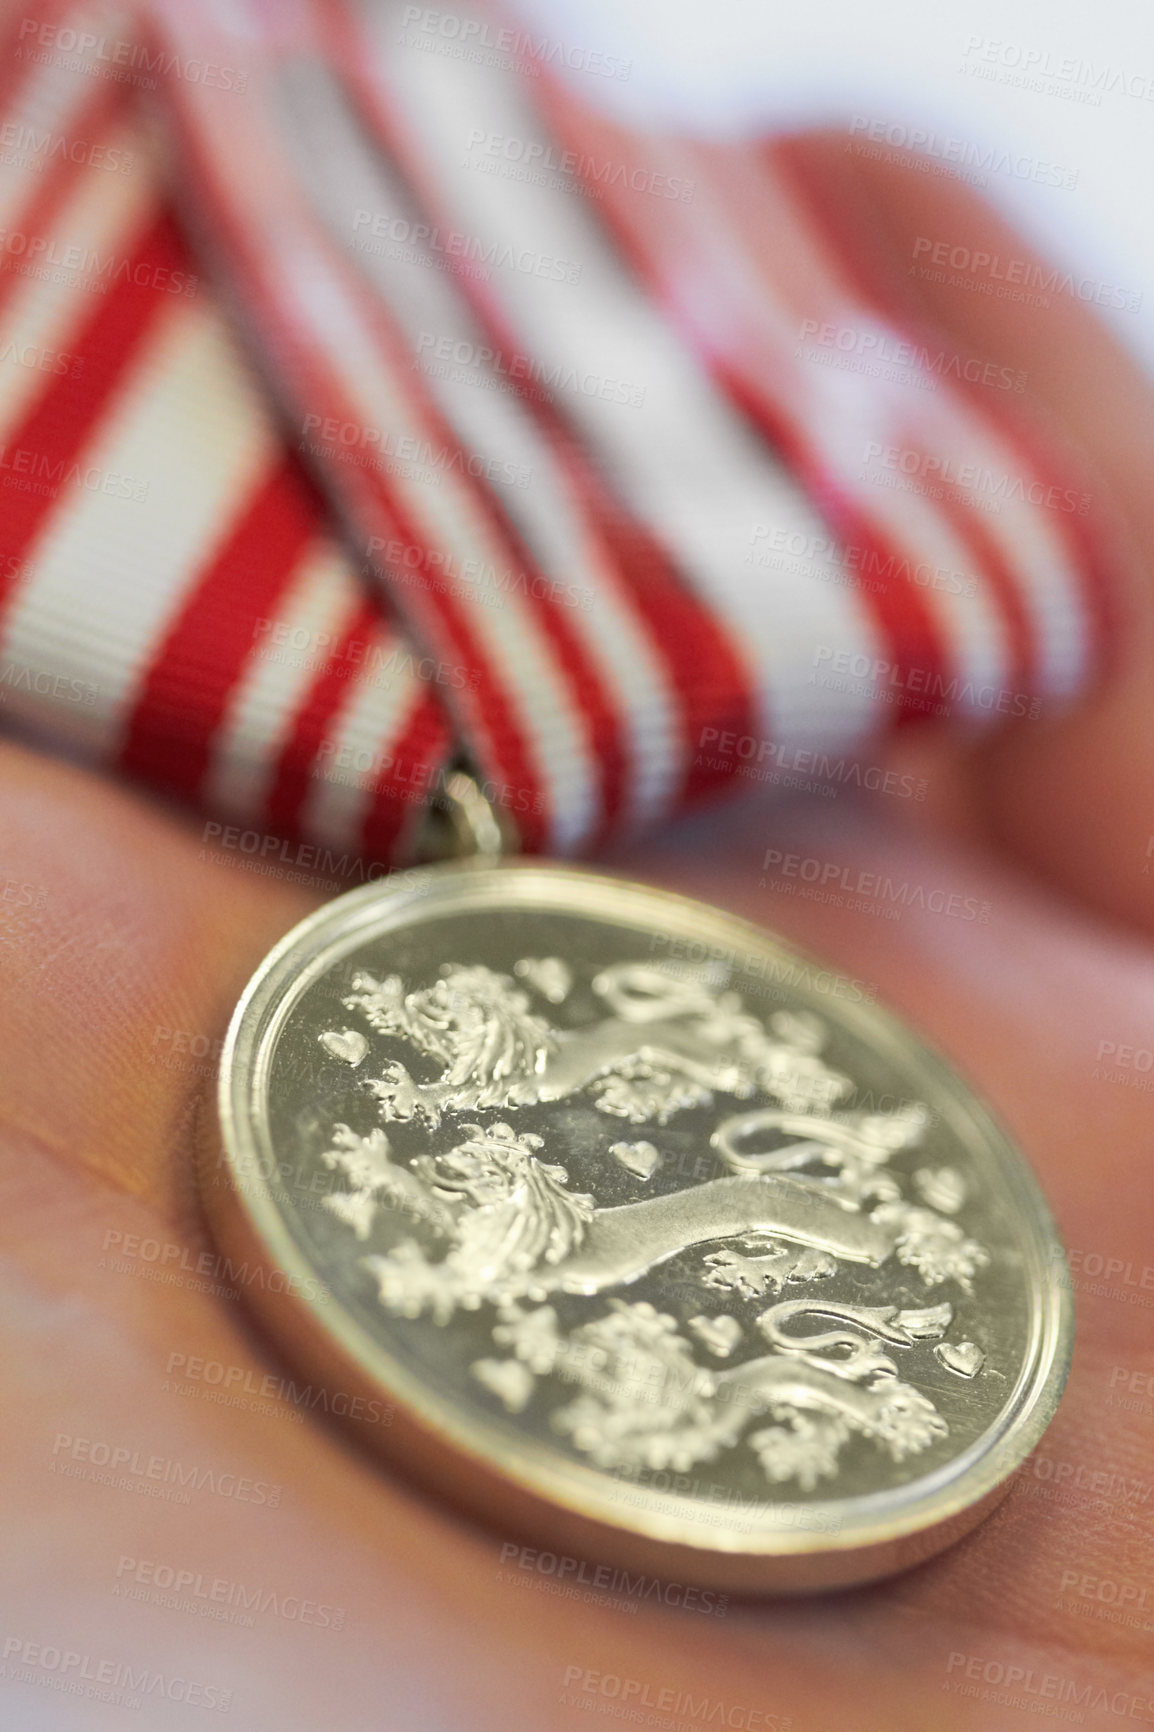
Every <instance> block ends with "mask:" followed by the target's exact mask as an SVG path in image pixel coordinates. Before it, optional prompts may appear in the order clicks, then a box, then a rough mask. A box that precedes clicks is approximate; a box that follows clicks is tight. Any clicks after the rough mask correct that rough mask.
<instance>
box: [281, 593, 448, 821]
mask: <svg viewBox="0 0 1154 1732" xmlns="http://www.w3.org/2000/svg"><path fill="white" fill-rule="evenodd" d="M365 645H366V648H365V665H364V667H363V668H361V670H360V672H359V673H358V674H357V675H356V676H355V677H354V678H353V679H350V680H349V681H348V690H347V693H346V695H345V698H344V700H343V702H342V706H341V710H340V714H339V715H338V716H337V717H336V718H335V719H334V721H332V722H331V723H330V724H329V729H328V735H327V738H326V740H325V741H324V742H322V747H321V751H320V753H319V754H318V760H319V761H318V764H317V767H316V770H315V771H314V774H313V780H312V782H311V784H310V786H309V791H308V796H307V798H306V801H305V805H304V808H303V810H302V813H301V820H302V824H303V826H304V828H305V829H307V830H308V832H309V833H310V834H312V835H317V836H323V837H324V839H325V841H326V842H328V843H330V844H331V845H334V846H336V847H341V848H358V847H359V846H360V843H361V834H362V831H363V828H364V822H365V819H366V817H367V816H368V814H369V812H370V811H371V810H372V806H373V789H374V787H375V785H376V783H377V781H378V779H379V777H380V774H381V771H382V769H383V768H384V767H385V766H386V765H387V763H388V760H389V759H390V758H392V757H393V756H394V753H393V747H394V746H395V744H396V742H397V739H398V738H399V736H400V734H401V732H402V731H403V729H404V727H405V724H406V723H407V721H408V719H409V717H410V716H411V714H412V712H413V709H414V707H415V706H416V704H417V702H418V701H419V698H420V686H421V682H420V680H419V678H418V677H417V676H416V675H415V674H414V672H413V671H412V669H411V667H410V666H409V665H407V664H409V663H411V660H412V658H411V656H410V654H409V651H408V649H407V648H406V646H405V644H404V642H403V640H402V639H400V638H398V637H397V636H396V635H395V634H392V633H390V632H387V631H386V630H384V629H383V628H382V627H379V626H378V627H374V629H373V630H372V631H371V632H368V633H366V637H365ZM394 658H395V663H394V666H393V668H392V670H391V671H390V667H389V664H390V661H394ZM396 664H399V665H396ZM403 773H404V772H403V770H402V774H403Z"/></svg>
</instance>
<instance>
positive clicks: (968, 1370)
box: [934, 1341, 986, 1377]
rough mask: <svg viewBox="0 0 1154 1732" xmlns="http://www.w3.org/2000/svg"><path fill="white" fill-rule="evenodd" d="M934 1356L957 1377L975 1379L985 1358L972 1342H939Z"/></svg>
mask: <svg viewBox="0 0 1154 1732" xmlns="http://www.w3.org/2000/svg"><path fill="white" fill-rule="evenodd" d="M934 1356H935V1358H937V1359H939V1360H940V1361H941V1363H942V1364H943V1365H944V1366H945V1368H946V1370H947V1371H953V1372H956V1373H957V1375H958V1376H959V1377H976V1376H977V1374H978V1372H979V1371H980V1370H981V1369H982V1364H983V1361H984V1360H985V1357H986V1356H985V1354H984V1353H983V1352H982V1350H981V1348H980V1347H976V1346H975V1345H974V1343H973V1342H972V1341H939V1343H938V1345H937V1346H936V1347H935V1348H934Z"/></svg>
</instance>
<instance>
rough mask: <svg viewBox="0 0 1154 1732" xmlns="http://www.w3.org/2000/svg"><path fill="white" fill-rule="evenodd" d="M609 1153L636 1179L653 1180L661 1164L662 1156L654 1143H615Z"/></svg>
mask: <svg viewBox="0 0 1154 1732" xmlns="http://www.w3.org/2000/svg"><path fill="white" fill-rule="evenodd" d="M609 1153H610V1154H611V1155H612V1156H613V1158H614V1160H616V1161H619V1162H620V1163H621V1165H622V1166H623V1167H624V1168H625V1171H626V1172H627V1173H632V1174H633V1177H634V1178H635V1179H651V1178H652V1177H653V1175H654V1173H655V1172H656V1171H657V1169H658V1167H659V1166H660V1164H661V1156H660V1155H659V1154H658V1152H657V1150H656V1149H655V1148H654V1147H653V1144H652V1143H614V1144H612V1146H611V1147H610V1150H609Z"/></svg>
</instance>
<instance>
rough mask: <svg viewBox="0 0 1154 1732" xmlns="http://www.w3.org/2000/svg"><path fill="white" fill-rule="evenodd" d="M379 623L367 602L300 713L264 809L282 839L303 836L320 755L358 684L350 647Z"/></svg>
mask: <svg viewBox="0 0 1154 1732" xmlns="http://www.w3.org/2000/svg"><path fill="white" fill-rule="evenodd" d="M378 624H379V615H378V611H377V609H376V608H375V607H374V606H373V604H372V602H371V601H368V600H365V601H363V602H362V603H361V605H360V607H358V608H357V610H356V612H355V613H354V614H353V616H352V618H351V619H350V620H349V623H348V625H347V626H346V627H345V629H344V631H343V632H342V633H341V636H340V637H339V638H338V639H337V641H336V643H335V644H334V645H333V647H332V650H331V652H330V654H329V658H328V661H327V662H326V663H325V666H324V667H323V668H322V669H321V671H320V673H319V674H318V675H317V677H316V679H315V680H314V681H313V684H312V687H311V689H310V691H309V694H308V697H307V698H306V699H305V701H304V703H303V704H302V705H301V707H300V709H299V710H298V711H297V714H296V717H295V719H294V722H293V726H292V731H291V733H290V734H289V737H288V739H287V740H286V741H285V744H284V746H283V748H282V750H281V755H280V758H279V760H278V762H277V766H276V771H275V774H274V777H273V781H272V786H271V788H270V789H269V795H268V801H267V804H266V808H265V813H266V816H267V818H268V822H269V824H270V825H271V827H272V828H273V829H274V830H277V831H279V832H281V833H282V834H283V835H286V836H295V835H296V834H298V833H299V830H300V812H301V807H302V805H303V804H304V800H305V796H306V794H307V793H308V790H309V785H310V783H311V782H312V779H313V769H314V764H315V762H316V756H317V752H318V750H319V748H320V745H321V742H322V740H324V739H325V738H326V737H327V736H328V733H329V731H330V729H331V727H332V725H333V723H334V721H335V719H336V717H337V715H338V714H339V712H340V710H341V709H342V708H343V706H344V703H345V700H346V698H347V697H348V694H349V692H350V690H351V688H352V685H353V683H354V682H352V681H350V679H349V678H348V672H349V668H350V666H352V665H354V656H353V653H352V649H351V646H352V645H353V644H358V643H363V642H364V640H365V638H366V637H367V636H368V635H369V634H370V633H372V632H374V631H375V629H376V627H377V626H378Z"/></svg>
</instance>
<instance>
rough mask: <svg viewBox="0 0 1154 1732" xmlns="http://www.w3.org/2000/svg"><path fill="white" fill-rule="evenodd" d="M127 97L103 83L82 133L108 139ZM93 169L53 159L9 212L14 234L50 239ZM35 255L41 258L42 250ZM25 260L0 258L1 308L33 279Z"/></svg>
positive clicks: (24, 256)
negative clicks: (25, 268)
mask: <svg viewBox="0 0 1154 1732" xmlns="http://www.w3.org/2000/svg"><path fill="white" fill-rule="evenodd" d="M125 96H126V91H125V88H124V86H123V85H120V84H103V85H101V86H100V87H99V88H98V89H97V90H96V91H94V92H93V95H92V99H91V101H90V102H89V103H88V104H87V105H86V107H84V108H83V109H82V110H81V112H80V115H79V116H78V126H79V128H80V136H81V137H85V136H87V137H89V138H93V137H95V136H96V135H97V134H98V133H100V132H102V131H103V133H104V139H101V140H100V142H101V143H103V142H104V140H105V139H107V137H108V136H109V134H110V133H111V132H112V130H113V128H112V124H111V122H112V121H113V119H114V118H115V119H119V118H120V115H121V114H122V113H123V111H124V109H125V106H126V104H125ZM0 112H4V108H3V106H0ZM93 172H94V170H93V169H92V168H91V167H89V165H88V164H87V163H86V162H83V161H81V162H73V161H72V160H71V159H70V158H69V157H68V156H67V155H61V156H58V157H55V158H53V159H52V160H51V162H50V165H49V167H48V169H47V171H46V172H44V173H43V174H39V175H37V176H36V183H35V186H34V188H33V191H32V196H31V198H30V199H29V200H28V202H27V204H26V205H25V207H24V209H23V210H20V211H13V212H10V213H9V217H8V222H7V225H6V226H7V228H8V229H9V230H10V231H11V232H13V233H19V234H23V235H26V236H27V238H28V240H29V241H35V242H38V241H41V240H45V239H47V238H49V237H48V231H49V229H50V228H51V226H52V224H53V222H54V221H55V219H56V217H57V216H58V215H59V213H60V209H61V207H62V206H63V205H64V203H65V201H66V200H67V199H68V197H69V196H70V194H71V193H72V192H73V191H74V190H75V187H76V184H77V182H78V181H79V180H80V179H81V178H82V177H83V176H84V175H86V174H92V173H93ZM64 238H65V240H67V237H64ZM34 256H35V257H39V253H37V254H36V255H34ZM25 262H29V254H28V253H27V252H25V253H12V254H9V255H8V257H7V258H5V259H4V260H3V261H0V310H2V309H3V308H4V306H5V305H6V304H7V303H8V302H9V301H10V300H11V299H12V297H13V296H14V295H15V293H16V291H17V290H18V289H19V288H20V287H22V285H24V284H25V283H27V282H28V280H29V279H28V278H27V277H24V276H22V275H21V274H20V271H19V268H18V267H19V266H20V264H21V263H25Z"/></svg>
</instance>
